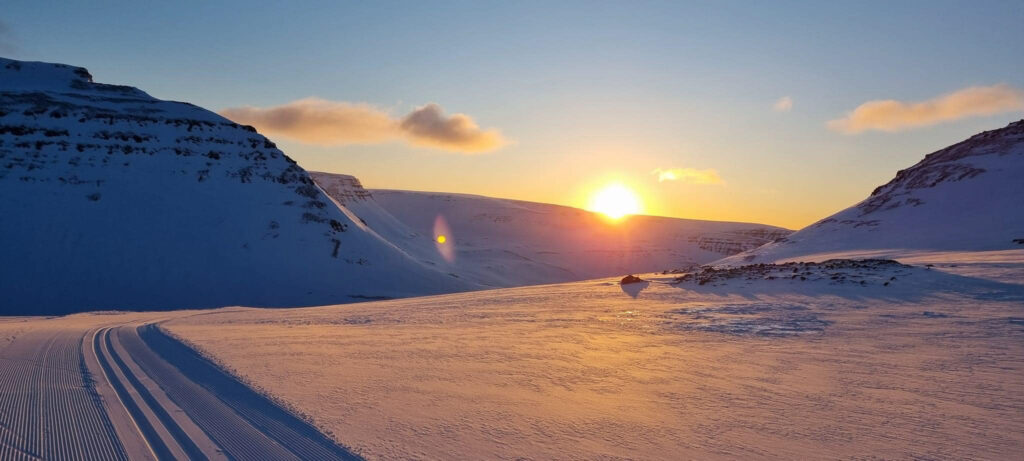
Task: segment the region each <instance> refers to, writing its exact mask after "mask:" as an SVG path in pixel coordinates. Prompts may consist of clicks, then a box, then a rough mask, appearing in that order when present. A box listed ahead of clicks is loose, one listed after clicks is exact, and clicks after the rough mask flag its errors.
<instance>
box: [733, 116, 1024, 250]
mask: <svg viewBox="0 0 1024 461" xmlns="http://www.w3.org/2000/svg"><path fill="white" fill-rule="evenodd" d="M1022 204H1024V120H1021V121H1018V122H1014V123H1011V124H1009V125H1008V126H1006V127H1005V128H1001V129H998V130H992V131H986V132H984V133H981V134H978V135H975V136H972V137H971V138H969V139H967V140H965V141H963V142H960V143H957V144H954V145H952V146H949V147H947V148H945V149H942V150H939V151H936V152H934V153H931V154H928V155H927V156H925V158H924V160H921V161H920V162H918V163H917V164H916V165H914V166H912V167H910V168H907V169H905V170H901V171H899V172H897V173H896V177H895V178H893V180H892V181H889V182H888V183H886V184H885V185H882V186H880V187H878V188H877V189H875V190H874V191H873V192H872V193H871V196H869V197H868V198H867V199H865V200H864V201H862V202H860V203H858V204H856V205H854V206H852V207H850V208H847V209H846V210H843V211H841V212H839V213H836V214H835V215H833V216H830V217H828V218H825V219H823V220H821V221H819V222H817V223H815V224H812V225H810V226H808V227H807V228H804V229H803V230H800V231H799V232H797V233H795V234H793V235H791V236H789V237H786V238H782V239H779V241H776V242H774V243H771V244H768V245H765V246H763V247H761V248H758V249H755V250H752V251H749V252H746V253H743V254H740V255H736V256H733V257H730V258H726V259H724V260H722V261H719V262H717V263H716V264H726V265H736V264H745V263H750V262H775V261H782V260H788V259H807V260H820V259H822V258H825V259H827V258H829V257H832V256H834V255H835V254H836V253H841V252H857V251H869V250H870V251H876V253H875V254H874V256H875V257H880V256H885V255H887V254H888V255H894V254H898V253H899V252H901V251H906V250H929V251H930V250H939V251H983V250H1005V249H1013V248H1019V245H1018V244H1016V243H1015V239H1019V238H1022V237H1024V205H1022Z"/></svg>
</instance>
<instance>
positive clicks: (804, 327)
mask: <svg viewBox="0 0 1024 461" xmlns="http://www.w3.org/2000/svg"><path fill="white" fill-rule="evenodd" d="M1004 264H1007V265H1010V264H1012V265H1014V266H1016V267H1017V268H1018V269H1019V268H1022V267H1024V259H1017V260H1013V261H1011V260H1009V259H1006V260H1004ZM861 266H863V267H861ZM787 269H789V268H787ZM773 270H776V271H782V270H783V269H781V268H776V269H773ZM789 270H791V269H789ZM836 270H839V271H844V273H846V276H847V277H849V278H851V279H855V280H859V279H857V277H861V278H862V279H864V280H867V281H868V283H866V284H864V285H862V284H860V283H859V281H858V282H856V283H841V284H837V283H835V281H834V280H832V279H831V278H829V277H827V276H826V275H828V274H830V273H831V272H833V271H836ZM810 271H812V272H813V273H814V274H815V275H814V276H810V277H808V280H806V281H792V280H789V279H786V280H783V279H782V278H774V279H765V278H763V277H759V278H756V279H750V280H748V279H747V277H746V275H743V276H739V277H733V278H729V279H727V280H723V281H719V282H716V283H713V284H706V285H697V284H696V283H675V282H674V278H673V276H663V275H660V274H643V275H642V278H644V279H645V280H648V282H647V283H638V284H630V285H624V286H620V285H619V284H618V279H617V278H616V279H603V280H594V281H586V282H576V283H568V284H558V285H544V286H532V287H521V288H512V289H500V290H490V291H483V292H473V293H462V294H452V295H443V296H434V297H426V298H415V299H403V300H392V301H382V302H373V303H363V304H355V305H345V306H325V307H316V308H302V309H290V310H252V309H228V310H221V311H216V312H211V313H208V314H204V315H202V316H194V317H179V318H176V319H174V320H171V321H170V322H168V323H165V324H162V328H164V329H166V330H168V331H169V332H170V333H172V334H174V335H176V336H178V337H180V338H183V339H184V340H186V341H188V342H189V343H191V344H193V345H194V346H195V347H197V348H199V349H200V350H202V351H204V353H205V354H206V355H208V356H209V357H211V358H213V359H214V360H216V361H217V362H219V363H221V364H223V365H224V366H225V367H226V368H229V369H231V370H234V372H235V373H237V374H238V375H239V376H241V377H242V379H244V380H245V381H247V382H249V383H250V384H252V385H253V386H255V387H256V388H259V389H262V390H263V391H265V392H267V393H269V394H270V395H272V396H274V397H275V398H277V399H279V400H281V401H283V402H285V403H286V404H287V405H288V406H291V407H293V408H297V409H300V410H301V411H302V412H304V413H306V414H308V415H309V416H310V418H312V420H313V421H314V423H315V424H317V425H318V426H319V427H321V428H322V429H325V430H327V431H329V432H330V433H332V434H334V435H335V437H336V438H337V440H338V441H339V442H341V443H343V444H345V445H346V446H349V447H351V448H353V449H354V450H355V451H356V452H358V453H360V454H361V455H363V456H366V457H367V458H369V459H521V458H527V459H622V458H630V459H735V458H751V457H773V458H788V459H807V458H817V457H820V456H821V454H822V453H828V454H829V455H830V456H834V457H837V458H851V457H854V458H871V457H875V458H968V457H969V458H987V459H1006V458H1013V457H1014V456H1016V454H1017V453H1020V452H1021V450H1022V449H1024V381H1021V379H1020V376H1022V375H1024V359H1022V357H1024V287H1021V286H1020V285H1017V284H1006V283H1000V282H998V281H995V280H992V277H988V276H987V273H985V272H984V271H982V272H981V274H982V275H986V277H983V278H979V277H965V276H961V275H955V274H949V273H945V272H942V271H938V270H935V269H934V268H928V267H924V266H914V267H909V266H904V265H901V264H896V263H885V264H877V265H871V264H866V265H865V264H862V263H857V264H852V265H850V264H847V266H843V267H840V268H838V269H836V268H824V267H821V268H815V269H811V270H810ZM801 273H803V271H801ZM892 277H896V280H895V281H892V282H891V283H890V284H889V285H884V283H885V282H889V281H890V280H891V278H892ZM995 278H998V276H996V277H995ZM638 285H639V286H641V289H640V290H639V291H638V292H635V293H629V292H627V290H631V289H632V288H633V287H636V286H638Z"/></svg>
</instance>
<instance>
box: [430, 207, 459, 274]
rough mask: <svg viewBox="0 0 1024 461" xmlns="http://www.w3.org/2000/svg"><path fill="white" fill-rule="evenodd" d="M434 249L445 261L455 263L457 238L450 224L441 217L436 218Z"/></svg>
mask: <svg viewBox="0 0 1024 461" xmlns="http://www.w3.org/2000/svg"><path fill="white" fill-rule="evenodd" d="M434 247H436V248H437V252H438V253H440V254H441V257H442V258H444V260H445V261H448V262H449V263H453V262H455V238H454V237H453V236H452V230H451V228H449V227H448V222H447V221H445V219H444V216H441V215H437V217H436V218H434Z"/></svg>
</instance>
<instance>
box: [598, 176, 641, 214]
mask: <svg viewBox="0 0 1024 461" xmlns="http://www.w3.org/2000/svg"><path fill="white" fill-rule="evenodd" d="M588 209H589V210H590V211H596V212H598V213H601V214H603V215H605V216H608V217H609V218H612V219H620V218H622V217H623V216H626V215H630V214H637V213H639V212H640V198H639V197H638V196H637V195H636V193H635V192H633V191H632V190H631V189H629V188H628V187H626V186H623V185H622V184H609V185H607V186H605V187H604V188H602V189H601V190H599V191H597V193H596V194H594V197H593V198H592V199H591V200H590V206H589V207H588Z"/></svg>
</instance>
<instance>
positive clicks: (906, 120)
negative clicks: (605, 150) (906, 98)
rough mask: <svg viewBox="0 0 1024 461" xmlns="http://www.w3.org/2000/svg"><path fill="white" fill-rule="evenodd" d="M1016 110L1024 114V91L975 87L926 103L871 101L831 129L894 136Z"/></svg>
mask: <svg viewBox="0 0 1024 461" xmlns="http://www.w3.org/2000/svg"><path fill="white" fill-rule="evenodd" d="M1017 110H1024V91H1022V90H1019V89H1017V88H1014V87H1011V86H1009V85H1005V84H999V85H992V86H972V87H969V88H964V89H962V90H957V91H954V92H952V93H948V94H944V95H942V96H938V97H935V98H932V99H929V100H927V101H920V102H903V101H896V100H891V99H890V100H878V101H868V102H866V103H864V104H861V105H860V106H857V108H856V109H854V110H853V111H852V112H850V113H849V114H847V115H846V117H843V118H840V119H837V120H832V121H830V122H828V127H829V129H832V130H834V131H839V132H842V133H846V134H856V133H861V132H864V131H867V130H878V131H889V132H892V131H901V130H908V129H912V128H919V127H924V126H928V125H935V124H937V123H942V122H948V121H952V120H959V119H962V118H967V117H978V116H983V115H993V114H998V113H1002V112H1011V111H1017Z"/></svg>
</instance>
